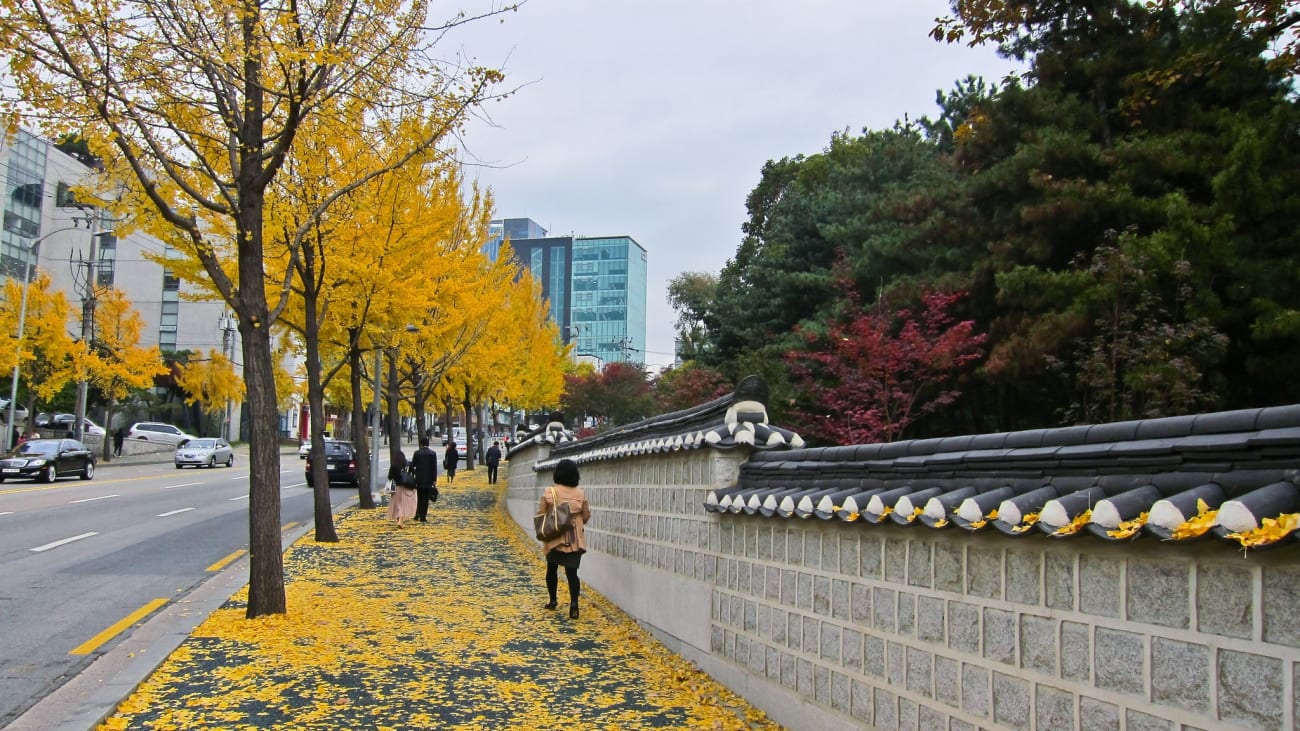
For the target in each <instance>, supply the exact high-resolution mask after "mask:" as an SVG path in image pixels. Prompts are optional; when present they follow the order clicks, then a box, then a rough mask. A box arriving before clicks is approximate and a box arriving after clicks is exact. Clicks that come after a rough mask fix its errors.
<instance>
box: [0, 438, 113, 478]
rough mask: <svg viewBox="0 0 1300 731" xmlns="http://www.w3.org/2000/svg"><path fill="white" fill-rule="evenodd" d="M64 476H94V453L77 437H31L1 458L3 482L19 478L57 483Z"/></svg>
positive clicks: (0, 469)
mask: <svg viewBox="0 0 1300 731" xmlns="http://www.w3.org/2000/svg"><path fill="white" fill-rule="evenodd" d="M62 475H81V479H83V480H89V479H91V478H92V477H94V476H95V455H94V453H93V452H91V451H90V450H89V449H87V448H86V445H84V444H82V443H81V442H79V441H77V440H76V439H30V440H28V441H25V442H23V443H22V444H19V445H18V446H17V447H14V449H13V450H12V451H10V452H9V454H8V455H6V456H5V458H4V459H0V482H4V481H5V480H12V479H18V478H21V479H28V480H43V481H45V482H54V481H55V480H57V479H59V477H60V476H62Z"/></svg>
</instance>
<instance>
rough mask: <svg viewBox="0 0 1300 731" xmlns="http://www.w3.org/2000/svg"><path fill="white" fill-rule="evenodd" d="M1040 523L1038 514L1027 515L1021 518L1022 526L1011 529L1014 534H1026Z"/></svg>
mask: <svg viewBox="0 0 1300 731" xmlns="http://www.w3.org/2000/svg"><path fill="white" fill-rule="evenodd" d="M1037 523H1038V513H1025V515H1024V516H1023V517H1021V518H1020V525H1018V526H1016V527H1014V528H1012V529H1011V532H1012V533H1024V532H1025V531H1027V530H1029V529H1030V528H1033V527H1034V525H1035V524H1037Z"/></svg>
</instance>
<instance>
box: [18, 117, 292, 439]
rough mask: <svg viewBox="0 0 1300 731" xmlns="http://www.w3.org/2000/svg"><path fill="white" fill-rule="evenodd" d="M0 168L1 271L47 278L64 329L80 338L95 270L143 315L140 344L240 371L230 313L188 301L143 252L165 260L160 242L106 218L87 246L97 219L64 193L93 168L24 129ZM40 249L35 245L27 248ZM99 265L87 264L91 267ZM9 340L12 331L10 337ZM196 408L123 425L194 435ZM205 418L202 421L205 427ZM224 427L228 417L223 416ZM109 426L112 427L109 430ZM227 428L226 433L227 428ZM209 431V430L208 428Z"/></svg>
mask: <svg viewBox="0 0 1300 731" xmlns="http://www.w3.org/2000/svg"><path fill="white" fill-rule="evenodd" d="M0 171H3V174H4V180H5V197H4V225H3V227H2V228H0V274H3V276H5V277H17V278H21V277H22V276H23V275H24V273H25V271H26V270H27V267H28V265H29V264H34V266H35V267H36V269H38V270H39V271H41V272H44V273H46V274H48V275H49V276H50V277H51V279H52V280H53V282H54V286H55V288H56V289H58V290H61V291H62V292H64V294H65V295H66V296H67V298H68V301H69V303H70V304H71V305H72V309H73V311H74V315H73V318H72V319H71V320H70V321H69V323H68V328H69V332H70V333H72V334H73V335H74V336H77V337H80V335H81V316H80V312H81V307H82V302H83V298H84V296H85V295H86V292H87V277H88V275H89V274H90V273H91V272H92V271H93V272H95V273H96V275H97V276H96V286H98V287H108V286H113V287H116V288H117V289H119V290H121V291H122V293H123V294H124V295H125V296H126V297H127V299H129V300H130V301H131V302H132V304H133V305H134V307H135V309H136V310H137V311H139V313H140V315H141V316H142V318H143V319H144V322H145V326H144V330H143V332H142V334H141V343H140V344H141V345H142V346H144V347H148V346H152V345H157V346H159V347H160V348H161V349H162V351H163V353H164V355H166V354H167V353H168V352H173V351H186V350H188V351H191V352H192V353H193V357H195V358H203V357H207V356H206V354H207V353H208V351H209V350H216V351H222V350H223V348H224V349H225V351H224V352H226V353H227V355H228V356H231V357H232V359H233V361H234V362H235V367H236V369H237V370H238V371H239V372H240V373H241V374H242V370H243V356H242V351H241V347H240V342H239V332H238V330H237V329H235V327H234V320H233V319H232V318H230V317H228V316H227V312H228V308H227V307H226V306H225V303H223V302H220V301H191V300H190V299H189V298H188V297H187V296H186V294H187V291H186V290H187V286H186V285H184V284H183V283H181V282H180V281H179V280H178V279H177V278H176V277H174V276H172V274H171V272H170V271H169V270H167V269H166V268H165V267H164V266H162V265H160V264H159V263H157V262H156V261H151V260H150V259H148V258H147V257H146V254H154V255H164V256H165V255H166V254H167V253H168V247H167V246H166V244H164V243H163V242H161V241H159V240H158V239H155V238H154V237H152V236H148V235H145V234H141V233H138V232H136V233H131V234H129V235H126V236H120V237H119V236H117V235H116V234H115V233H113V232H112V226H113V224H112V222H111V221H100V222H98V223H97V224H96V226H95V229H94V230H95V231H97V232H99V234H98V235H96V236H95V237H94V240H93V241H92V230H91V228H89V227H88V226H87V223H86V222H87V218H88V217H90V216H93V215H94V212H93V211H88V210H85V209H82V208H78V207H76V205H75V204H74V201H73V200H72V199H71V196H70V195H69V194H68V188H69V186H70V185H72V184H75V183H76V182H77V181H79V180H80V179H81V178H82V177H83V176H85V175H87V174H88V173H89V168H87V167H86V166H85V165H84V164H82V163H81V162H80V161H79V160H78V159H76V158H75V157H73V156H71V155H68V154H65V153H63V152H62V151H60V150H58V149H56V148H55V147H54V146H53V145H52V144H51V143H49V142H47V141H45V140H42V139H40V138H38V137H36V136H34V135H32V134H29V133H27V132H25V131H19V132H18V133H16V134H15V135H12V136H10V137H8V138H5V139H0ZM38 240H39V244H38V245H37V246H35V247H34V250H33V242H37V241H38ZM92 257H93V262H94V263H95V265H94V266H91V265H90V263H91V261H92ZM8 336H9V337H10V338H11V342H12V338H15V337H16V336H17V333H8ZM9 375H10V374H0V382H3V383H4V386H3V389H2V390H3V393H0V397H3V398H8V396H9V380H10V379H9V378H8V376H9ZM240 407H241V404H239V403H234V404H232V405H231V408H230V420H231V423H232V424H233V425H234V428H233V429H232V430H231V431H230V435H231V438H232V439H234V440H240V439H242V437H241V432H242V430H241V429H240V425H241V423H242V419H241V416H242V409H241V408H240ZM194 412H195V409H194V408H187V409H186V410H185V412H184V413H181V414H175V415H161V414H143V413H135V414H128V415H126V416H125V418H126V419H139V420H146V419H158V418H160V417H165V418H164V419H163V420H169V421H173V422H177V421H180V422H185V423H177V426H181V427H183V428H187V429H197V428H198V426H199V425H198V424H195V423H193V422H194V421H195V420H196V418H197V417H198V415H197V414H195V413H194ZM86 415H87V416H88V417H90V418H91V419H93V420H95V421H96V422H99V423H102V416H103V410H102V405H100V404H96V403H95V402H94V401H93V399H92V401H91V402H90V404H89V405H88V408H87V411H86ZM296 419H297V417H296V410H291V411H290V412H288V413H286V414H285V415H282V417H281V422H282V423H281V425H280V427H281V428H280V431H281V433H288V432H290V431H292V426H293V425H294V424H296ZM210 421H211V420H210V419H207V420H205V423H209V422H210ZM222 421H224V415H223V417H222ZM105 426H106V427H109V428H110V429H111V428H112V427H113V426H116V424H114V425H105ZM223 431H224V430H223ZM205 434H208V435H213V428H212V427H211V426H210V424H209V428H208V429H206V430H205Z"/></svg>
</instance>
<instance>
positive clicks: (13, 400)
mask: <svg viewBox="0 0 1300 731" xmlns="http://www.w3.org/2000/svg"><path fill="white" fill-rule="evenodd" d="M89 225H90V223H89V221H87V227H89ZM76 228H78V226H77V225H76V224H75V223H74V224H73V225H71V226H64V227H63V228H56V229H54V230H53V231H51V232H49V233H47V234H45V235H44V236H41V237H38V238H36V239H34V240H33V241H32V243H30V244H28V245H27V251H28V252H29V253H30V254H31V257H30V258H29V259H28V261H27V269H26V270H25V271H24V276H23V297H22V304H21V305H19V307H18V344H17V345H16V346H15V348H14V372H13V378H12V380H11V381H10V383H9V424H8V427H9V428H8V429H6V430H5V432H6V433H5V438H4V444H5V448H6V450H8V449H12V448H13V446H14V419H15V418H16V417H17V415H18V404H17V402H18V375H19V364H20V363H21V362H22V358H21V356H22V352H23V329H24V327H25V326H26V324H27V290H28V288H29V287H30V286H31V283H32V276H33V275H34V274H35V272H36V264H37V262H38V261H40V258H41V248H40V247H41V242H42V241H44V240H46V239H48V238H49V237H51V236H53V235H55V234H61V233H63V232H65V231H72V230H74V229H76ZM28 418H31V415H30V414H29V415H28Z"/></svg>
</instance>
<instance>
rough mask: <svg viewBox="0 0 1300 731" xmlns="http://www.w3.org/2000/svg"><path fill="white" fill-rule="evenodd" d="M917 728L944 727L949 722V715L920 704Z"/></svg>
mask: <svg viewBox="0 0 1300 731" xmlns="http://www.w3.org/2000/svg"><path fill="white" fill-rule="evenodd" d="M916 724H917V728H923V729H931V728H933V729H942V728H944V727H945V726H946V725H947V724H948V715H947V714H946V713H943V712H942V711H939V710H938V709H935V708H931V707H929V706H920V707H918V708H917V713H916Z"/></svg>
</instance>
